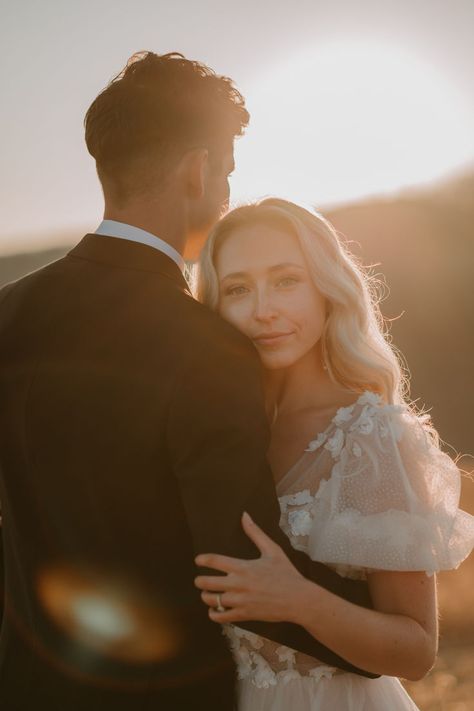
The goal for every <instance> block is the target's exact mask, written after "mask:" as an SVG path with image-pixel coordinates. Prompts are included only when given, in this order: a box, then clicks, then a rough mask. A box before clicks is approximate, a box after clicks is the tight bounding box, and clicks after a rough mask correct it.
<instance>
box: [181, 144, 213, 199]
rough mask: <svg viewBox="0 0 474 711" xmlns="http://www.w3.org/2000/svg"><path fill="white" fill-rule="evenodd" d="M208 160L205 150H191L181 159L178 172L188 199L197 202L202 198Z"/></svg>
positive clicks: (207, 152) (207, 153)
mask: <svg viewBox="0 0 474 711" xmlns="http://www.w3.org/2000/svg"><path fill="white" fill-rule="evenodd" d="M208 160H209V151H208V150H207V148H193V149H191V150H189V151H187V153H185V154H184V156H183V157H182V159H181V164H180V167H179V172H180V174H181V178H182V180H183V183H184V186H185V189H186V192H187V195H188V197H189V198H192V199H194V200H196V199H197V200H199V199H200V198H202V197H203V195H204V192H205V186H206V174H207V170H208Z"/></svg>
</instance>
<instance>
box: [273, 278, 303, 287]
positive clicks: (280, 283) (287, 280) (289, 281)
mask: <svg viewBox="0 0 474 711" xmlns="http://www.w3.org/2000/svg"><path fill="white" fill-rule="evenodd" d="M298 281H299V279H297V278H296V277H283V279H280V280H279V281H278V283H277V286H283V287H285V286H294V284H297V283H298Z"/></svg>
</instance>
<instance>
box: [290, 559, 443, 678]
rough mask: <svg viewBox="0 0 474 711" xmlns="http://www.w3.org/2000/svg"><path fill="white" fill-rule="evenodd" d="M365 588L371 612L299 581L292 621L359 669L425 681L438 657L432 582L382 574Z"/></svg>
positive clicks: (416, 574)
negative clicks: (370, 595) (367, 588)
mask: <svg viewBox="0 0 474 711" xmlns="http://www.w3.org/2000/svg"><path fill="white" fill-rule="evenodd" d="M369 588H370V591H371V594H372V599H373V602H374V608H375V609H374V610H367V609H365V608H362V607H358V606H357V605H353V604H352V603H350V602H347V601H346V600H342V599H341V598H338V597H337V596H335V595H333V594H332V593H330V592H328V591H327V590H324V589H323V588H320V587H319V586H318V585H316V584H315V583H312V582H311V581H309V580H305V579H303V580H300V581H299V582H298V584H297V585H296V586H295V589H294V591H293V593H292V595H291V597H292V598H293V599H292V600H291V601H290V600H288V602H289V603H290V608H289V609H291V611H292V612H291V614H292V617H293V621H294V622H296V623H297V624H300V625H302V626H303V627H305V629H307V630H308V632H310V633H311V634H312V635H313V636H314V637H316V638H317V639H318V640H320V641H321V642H322V643H323V644H326V645H327V646H328V647H330V648H331V649H333V650H334V651H335V652H337V654H340V655H341V656H343V657H344V658H345V659H347V660H348V661H350V662H351V663H352V664H355V665H357V666H360V667H362V669H367V670H368V671H371V672H374V673H376V674H387V675H389V676H400V677H403V678H405V679H410V680H412V681H415V680H418V679H421V678H423V677H424V676H425V675H426V674H427V673H428V671H429V670H430V669H431V667H432V666H433V664H434V661H435V659H436V653H437V639H438V630H437V612H436V584H435V578H434V576H433V577H431V578H429V577H427V576H426V574H425V573H423V572H413V573H412V572H409V573H405V572H391V571H380V572H377V573H371V574H370V575H369Z"/></svg>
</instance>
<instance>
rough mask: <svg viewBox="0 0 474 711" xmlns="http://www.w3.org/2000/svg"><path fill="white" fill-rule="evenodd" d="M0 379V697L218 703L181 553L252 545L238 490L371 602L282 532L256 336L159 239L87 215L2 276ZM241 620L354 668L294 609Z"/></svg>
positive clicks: (223, 682)
mask: <svg viewBox="0 0 474 711" xmlns="http://www.w3.org/2000/svg"><path fill="white" fill-rule="evenodd" d="M0 397H1V413H0V467H1V472H0V474H1V477H0V487H1V488H0V497H1V502H2V511H3V545H4V555H5V616H4V622H3V627H2V635H1V640H0V707H1V708H2V709H4V708H5V709H10V708H12V709H18V711H20V710H21V711H23V709H30V708H34V709H43V708H47V709H48V711H51V710H53V709H58V711H59V710H61V711H64V709H68V710H74V709H78V710H79V709H87V711H94V710H95V709H108V708H113V709H119V710H120V709H124V711H125V710H127V711H128V710H129V709H130V711H132V709H133V711H135V710H136V709H145V708H146V709H148V708H150V709H151V708H153V709H157V708H163V709H167V710H170V711H171V710H173V709H181V708H183V709H184V708H201V707H202V708H205V709H207V711H213V710H214V709H216V711H217V709H219V710H220V711H222V710H223V709H227V708H229V709H230V708H231V707H232V703H233V680H234V672H233V663H232V660H231V657H230V654H229V652H228V650H227V647H226V644H225V641H224V639H223V637H222V634H221V631H220V628H219V626H218V625H215V624H214V623H212V622H210V621H209V620H208V617H207V609H206V608H205V606H204V605H203V604H202V602H201V600H200V596H199V592H198V591H197V590H196V588H195V587H194V585H193V579H194V576H195V575H196V572H197V570H196V568H195V565H194V562H193V561H194V556H195V555H196V554H197V553H199V552H211V551H212V552H220V553H223V554H228V555H232V556H238V557H243V558H245V557H255V556H256V550H255V548H254V547H253V545H252V544H251V542H250V541H249V540H248V538H247V537H246V536H245V534H244V533H243V531H242V528H241V524H240V518H241V514H242V511H243V510H244V509H245V510H247V511H248V512H249V513H250V514H251V515H252V516H253V518H254V520H255V521H256V522H257V523H258V524H259V525H260V526H261V527H262V528H263V529H264V530H265V531H266V532H267V533H268V534H269V535H270V536H271V537H272V538H273V539H274V540H275V541H277V542H278V543H279V544H280V545H281V546H282V547H283V548H284V549H285V551H286V552H287V554H288V555H289V556H290V557H291V559H292V560H293V561H294V562H295V564H296V565H297V566H298V568H299V569H300V570H301V571H302V572H303V574H304V575H305V576H307V577H310V578H312V579H313V580H315V581H317V582H318V583H320V584H321V585H323V586H324V587H326V588H328V589H331V590H333V591H334V592H336V593H337V594H339V595H342V596H344V597H347V598H348V599H351V600H353V601H354V602H357V603H359V604H363V605H368V604H369V598H368V594H367V587H366V585H365V584H363V583H357V582H353V581H349V580H343V579H342V578H340V577H339V576H337V575H336V574H335V573H333V572H332V571H330V570H329V569H328V568H326V567H325V566H323V565H321V564H318V563H313V562H311V561H310V560H309V559H308V558H307V557H306V556H304V555H303V554H301V553H298V552H296V551H294V550H293V549H292V548H291V547H290V545H289V542H288V540H287V539H286V537H285V536H284V535H283V533H282V532H281V530H280V528H279V525H278V522H279V506H278V501H277V498H276V494H275V489H274V485H273V481H272V477H271V472H270V470H269V467H268V464H267V462H266V457H265V454H266V451H267V447H268V442H269V428H268V423H267V420H266V417H265V411H264V406H263V395H262V386H261V367H260V362H259V359H258V356H257V354H256V351H255V349H254V348H253V346H252V344H251V343H250V342H249V341H248V340H247V339H246V338H244V337H243V336H242V335H241V334H240V333H238V332H237V331H236V330H235V329H234V328H232V327H231V326H230V325H229V324H227V323H225V322H224V321H223V320H222V319H220V318H219V316H217V315H216V314H214V313H212V312H210V311H209V310H208V309H207V308H206V307H204V306H203V305H201V304H199V303H197V302H196V301H195V300H194V299H193V298H192V297H191V295H190V294H189V292H188V290H187V285H186V283H185V281H184V278H183V276H182V274H181V273H180V271H179V269H178V267H177V266H176V265H175V263H174V262H173V261H172V260H171V259H169V258H168V257H167V256H165V255H164V254H162V253H161V252H159V251H157V250H154V249H152V248H151V247H148V246H146V245H142V244H136V243H133V242H129V241H125V240H121V239H116V238H113V237H104V236H98V235H87V236H86V237H85V238H84V239H83V240H82V241H81V242H80V243H79V245H78V246H76V247H75V248H74V249H73V250H72V251H71V252H70V253H69V254H68V255H67V256H66V257H65V258H64V259H61V260H59V261H58V262H55V263H53V264H51V265H49V266H47V267H45V268H44V269H41V270H39V271H38V272H35V273H33V274H31V275H29V276H27V277H25V278H24V279H22V280H20V281H19V282H17V283H15V284H13V285H9V286H8V287H6V288H5V289H4V290H3V291H2V292H1V293H0ZM104 606H105V607H104ZM245 626H247V627H248V628H249V629H251V630H253V631H255V632H258V633H260V634H262V635H264V636H266V637H269V638H272V639H274V640H276V641H278V642H280V643H282V644H285V645H288V646H290V647H293V648H296V649H299V650H301V651H304V652H306V653H308V654H311V655H313V656H316V657H318V658H319V659H321V660H323V661H326V662H328V663H330V664H335V665H337V666H339V667H341V668H343V669H347V670H349V671H355V672H357V671H358V670H356V669H354V667H352V666H351V665H350V664H348V663H347V662H345V661H344V660H342V659H340V658H339V657H338V656H337V655H335V654H334V653H333V652H332V651H330V650H329V649H327V648H326V647H323V646H322V645H321V644H320V643H319V642H317V641H316V640H314V639H313V638H312V637H311V636H310V635H309V634H307V633H306V632H305V631H304V630H303V629H302V628H299V627H297V626H295V625H291V624H286V623H279V624H267V623H246V624H245ZM124 640H125V642H124ZM9 704H10V705H9Z"/></svg>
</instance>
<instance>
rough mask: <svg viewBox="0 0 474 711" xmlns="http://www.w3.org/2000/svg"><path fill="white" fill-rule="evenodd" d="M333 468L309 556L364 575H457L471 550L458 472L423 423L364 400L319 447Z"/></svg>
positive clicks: (318, 506)
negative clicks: (417, 572)
mask: <svg viewBox="0 0 474 711" xmlns="http://www.w3.org/2000/svg"><path fill="white" fill-rule="evenodd" d="M325 446H326V448H329V449H330V450H331V447H332V450H331V454H332V456H333V459H334V466H333V470H332V474H331V477H330V478H329V479H328V480H327V481H323V482H322V484H321V486H320V488H319V491H318V493H317V495H316V497H315V499H314V502H313V510H312V511H311V519H312V521H311V527H310V531H309V540H308V553H309V555H310V556H311V558H313V560H317V561H320V562H324V563H327V564H333V565H335V566H342V567H344V566H349V567H354V568H359V569H360V568H362V569H365V570H367V569H368V570H403V571H410V570H424V571H426V572H427V573H430V574H431V573H433V572H436V571H439V570H447V569H452V568H456V567H457V566H458V565H459V564H460V563H461V562H462V561H463V560H464V559H465V558H466V557H467V556H468V555H469V553H470V552H471V550H472V547H473V544H474V517H472V516H470V515H469V514H467V513H465V512H464V511H461V510H459V509H458V504H459V496H460V473H459V470H458V468H457V467H456V465H455V464H454V462H453V461H452V460H451V459H450V457H448V456H447V455H446V454H444V453H443V452H442V451H441V450H440V449H439V446H438V445H437V443H436V441H435V439H434V438H433V436H432V435H431V433H430V430H429V427H428V425H427V424H426V423H425V422H424V421H423V419H422V418H420V417H416V416H414V415H413V414H411V413H410V412H408V411H407V409H406V408H404V407H398V406H390V405H387V406H384V405H383V404H381V403H380V401H377V399H376V396H373V397H372V398H370V397H369V398H367V401H366V402H365V403H363V407H362V408H361V411H360V412H359V413H358V415H357V417H355V418H354V420H353V422H352V423H351V424H350V425H349V426H348V427H347V428H346V429H345V430H343V429H338V430H336V432H335V433H334V435H333V436H332V438H331V440H329V441H328V442H327V443H326V445H325Z"/></svg>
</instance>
